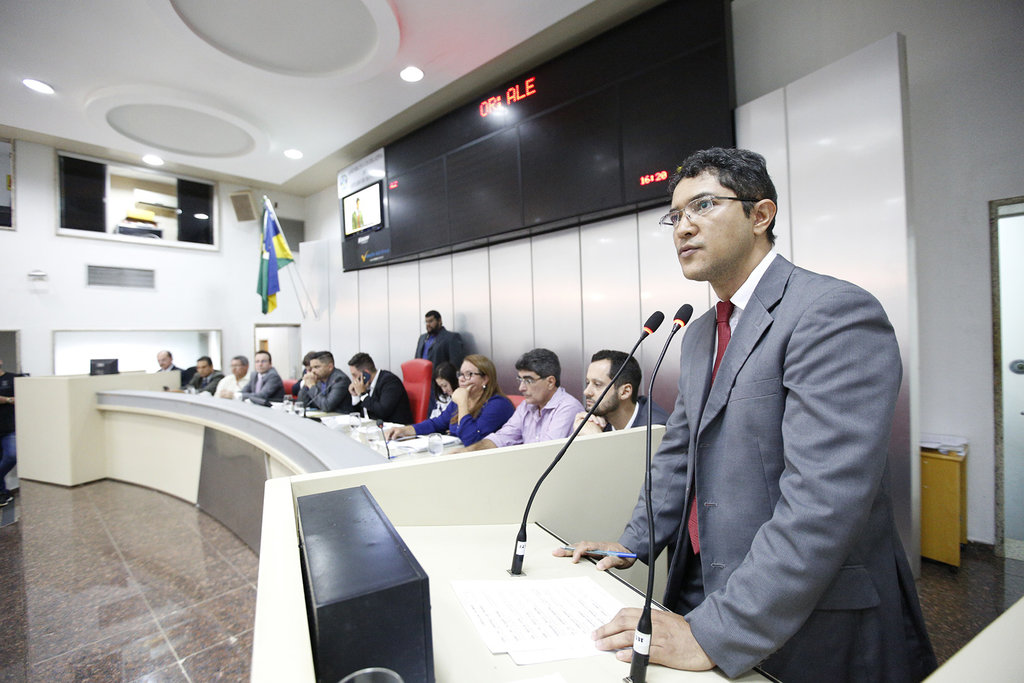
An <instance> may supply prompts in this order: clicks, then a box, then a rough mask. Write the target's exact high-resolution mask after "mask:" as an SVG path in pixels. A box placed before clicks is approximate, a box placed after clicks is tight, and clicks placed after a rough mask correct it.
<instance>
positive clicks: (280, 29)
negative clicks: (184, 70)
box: [170, 0, 390, 76]
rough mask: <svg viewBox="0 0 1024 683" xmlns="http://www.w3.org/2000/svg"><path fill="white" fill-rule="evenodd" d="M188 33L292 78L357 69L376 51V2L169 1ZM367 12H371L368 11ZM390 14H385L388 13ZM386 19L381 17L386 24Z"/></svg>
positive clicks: (254, 64)
mask: <svg viewBox="0 0 1024 683" xmlns="http://www.w3.org/2000/svg"><path fill="white" fill-rule="evenodd" d="M170 4H171V6H172V7H173V8H174V11H175V12H177V14H178V16H179V17H181V20H182V21H184V22H185V24H186V25H187V26H188V27H189V29H190V30H191V31H192V32H193V33H195V34H196V35H197V36H199V37H200V38H202V39H203V40H204V41H206V42H207V43H209V44H210V45H212V46H213V47H215V48H216V49H218V50H220V51H221V52H223V53H224V54H226V55H228V56H230V57H233V58H235V59H238V60H240V61H242V62H245V63H246V64H250V65H252V66H255V67H257V68H260V69H263V70H266V71H274V72H277V73H284V74H290V75H295V76H324V75H331V74H337V73H343V72H346V71H351V70H354V69H358V68H360V67H361V66H363V65H364V64H366V63H368V62H370V61H372V60H373V58H374V56H375V53H376V52H377V51H378V49H379V47H380V45H379V43H380V42H381V41H380V37H381V36H380V35H379V33H380V32H379V31H378V19H379V18H380V17H379V16H376V17H375V15H380V13H381V7H379V6H378V5H382V6H383V7H384V8H387V3H386V2H381V0H291V1H290V2H281V0H218V1H217V2H210V0H170ZM371 7H372V8H373V11H371ZM388 12H389V13H390V10H388ZM386 18H387V17H385V19H386Z"/></svg>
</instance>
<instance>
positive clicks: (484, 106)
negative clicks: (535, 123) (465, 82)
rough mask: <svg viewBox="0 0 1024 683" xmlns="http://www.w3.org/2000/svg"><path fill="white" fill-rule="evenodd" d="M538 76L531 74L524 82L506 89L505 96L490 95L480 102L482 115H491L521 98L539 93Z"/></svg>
mask: <svg viewBox="0 0 1024 683" xmlns="http://www.w3.org/2000/svg"><path fill="white" fill-rule="evenodd" d="M536 81H537V77H536V76H530V77H529V78H527V79H526V80H525V81H523V82H522V83H516V84H515V85H513V86H512V87H511V88H509V89H508V90H506V91H505V96H504V97H502V96H501V95H495V96H494V97H488V98H487V99H486V100H484V101H483V102H481V103H480V116H481V117H485V116H490V115H491V114H496V113H500V112H501V110H502V109H503V108H504V107H507V106H509V105H512V104H515V103H516V102H519V101H521V100H525V99H526V98H527V97H530V96H531V95H536V94H537V83H536Z"/></svg>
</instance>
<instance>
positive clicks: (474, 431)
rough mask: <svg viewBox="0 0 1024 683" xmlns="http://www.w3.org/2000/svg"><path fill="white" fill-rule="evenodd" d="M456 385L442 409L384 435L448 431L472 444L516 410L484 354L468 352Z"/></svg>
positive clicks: (465, 442) (391, 436) (393, 437)
mask: <svg viewBox="0 0 1024 683" xmlns="http://www.w3.org/2000/svg"><path fill="white" fill-rule="evenodd" d="M458 378H459V388H458V389H456V390H455V391H454V392H452V400H451V401H450V402H449V403H448V407H447V408H445V410H444V412H443V413H441V414H440V415H438V416H437V417H435V418H431V419H428V420H424V421H423V422H418V423H416V424H414V425H406V426H404V427H395V428H393V429H390V430H388V434H387V438H388V439H396V438H398V437H400V436H413V435H414V434H415V435H422V434H433V433H435V432H437V433H441V434H445V433H449V434H452V435H454V436H457V437H459V439H460V440H461V441H462V443H463V445H465V446H468V445H470V444H474V443H476V442H477V441H479V440H480V439H482V438H484V437H485V436H487V435H488V434H490V433H491V432H494V431H497V430H498V429H499V428H500V427H501V426H502V425H503V424H505V423H506V422H508V419H509V418H510V417H512V413H513V412H515V407H514V406H513V405H512V401H510V400H508V398H507V397H506V396H505V394H503V393H501V388H499V387H498V373H497V371H496V370H495V369H494V363H492V362H491V360H490V359H489V358H488V357H487V356H481V355H479V354H470V355H468V356H466V358H465V359H464V360H463V361H462V368H461V369H460V370H459V374H458Z"/></svg>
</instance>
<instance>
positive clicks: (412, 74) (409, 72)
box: [398, 66, 423, 83]
mask: <svg viewBox="0 0 1024 683" xmlns="http://www.w3.org/2000/svg"><path fill="white" fill-rule="evenodd" d="M398 75H399V76H401V77H402V80H403V81H408V82H410V83H415V82H416V81H420V80H423V71H421V70H420V69H417V68H416V67H415V66H407V67H405V68H404V69H402V71H401V73H399V74H398Z"/></svg>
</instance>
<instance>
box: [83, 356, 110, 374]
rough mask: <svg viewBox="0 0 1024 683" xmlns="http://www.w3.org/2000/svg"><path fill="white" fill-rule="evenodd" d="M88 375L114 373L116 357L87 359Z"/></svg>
mask: <svg viewBox="0 0 1024 683" xmlns="http://www.w3.org/2000/svg"><path fill="white" fill-rule="evenodd" d="M89 374H90V375H116V374H117V359H116V358H93V359H92V360H90V361H89Z"/></svg>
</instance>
